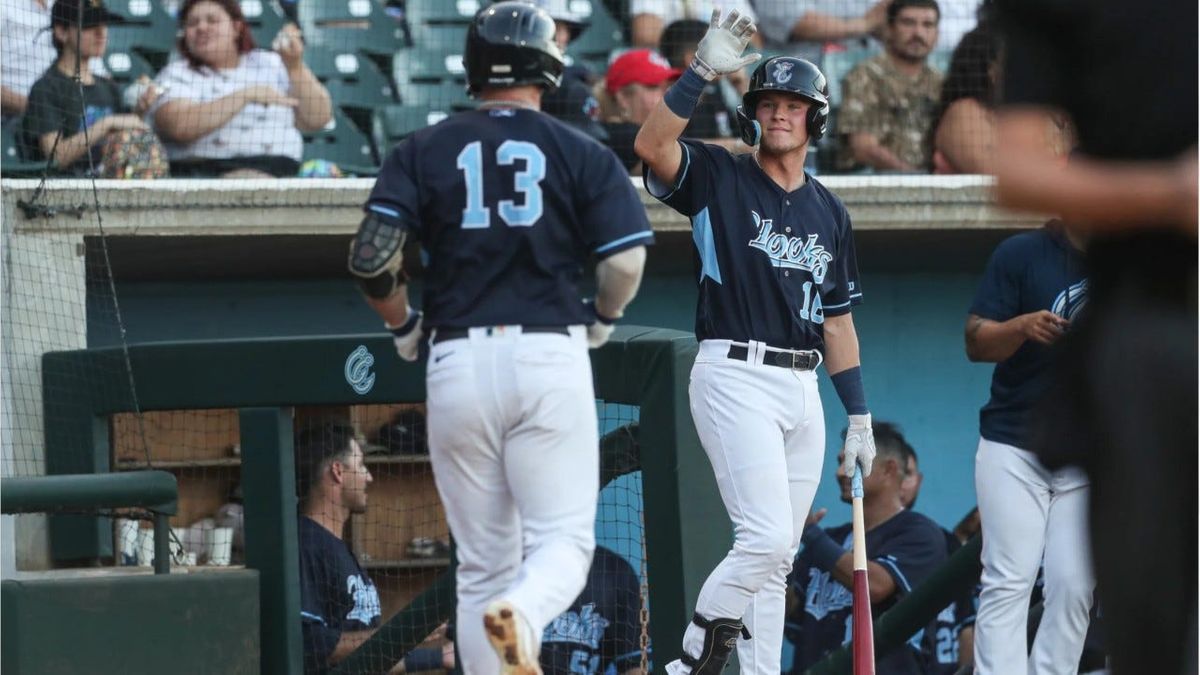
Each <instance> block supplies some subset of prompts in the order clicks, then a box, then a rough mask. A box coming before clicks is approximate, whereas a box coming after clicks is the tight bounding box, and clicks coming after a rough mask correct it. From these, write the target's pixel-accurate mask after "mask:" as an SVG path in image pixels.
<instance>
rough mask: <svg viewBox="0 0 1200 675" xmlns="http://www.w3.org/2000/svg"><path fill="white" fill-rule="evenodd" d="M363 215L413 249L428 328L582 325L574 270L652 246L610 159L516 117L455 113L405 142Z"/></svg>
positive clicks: (550, 125)
mask: <svg viewBox="0 0 1200 675" xmlns="http://www.w3.org/2000/svg"><path fill="white" fill-rule="evenodd" d="M365 208H366V209H367V210H369V211H371V212H373V213H375V214H377V215H378V216H379V217H380V218H382V219H383V220H385V221H387V222H390V223H392V224H395V225H396V226H399V227H403V228H406V229H407V230H408V231H409V232H410V233H411V235H412V236H413V237H415V238H416V239H417V240H418V241H420V243H421V247H422V249H423V254H424V255H423V257H424V258H425V260H426V270H425V272H426V273H425V281H424V284H425V285H424V298H423V301H422V305H423V306H422V309H423V310H424V312H425V326H426V327H427V328H439V327H443V328H445V327H452V328H468V327H471V326H489V325H517V324H524V325H532V324H537V325H559V326H562V325H570V324H583V323H588V322H590V321H591V320H592V317H590V316H589V315H588V312H587V310H586V309H585V307H584V306H583V304H582V303H581V302H580V291H579V288H578V284H579V280H580V278H581V277H582V275H583V264H584V262H585V261H586V260H587V259H588V257H589V256H592V255H595V256H596V257H597V258H601V259H602V258H605V257H607V256H610V255H613V254H615V253H618V252H620V251H623V250H625V249H628V248H631V247H634V246H642V245H646V244H650V243H651V242H652V241H653V239H654V235H653V233H652V232H651V230H650V223H649V220H648V219H647V217H646V209H645V208H644V207H643V206H642V203H641V200H640V199H639V198H638V195H637V192H636V191H635V190H634V188H633V185H632V184H631V182H630V180H629V176H628V174H627V173H626V172H625V170H624V169H623V168H622V167H621V165H620V163H619V162H618V161H617V158H616V157H614V156H613V154H612V153H611V152H609V151H608V149H607V148H605V147H604V146H603V145H601V144H600V143H598V142H597V141H595V140H593V139H591V138H589V137H587V136H586V135H584V134H583V133H582V132H580V131H578V130H576V129H574V128H572V127H570V126H568V125H566V124H564V123H562V122H560V121H558V120H556V119H554V118H552V117H550V116H549V115H546V114H543V113H541V112H538V111H533V110H524V109H517V110H512V109H481V110H473V111H469V112H462V113H458V114H455V115H452V116H451V117H449V118H447V119H445V120H443V121H441V122H439V123H438V124H435V125H433V126H431V127H426V128H425V129H422V130H420V131H418V132H416V133H414V134H412V135H411V136H409V137H408V138H406V139H405V140H403V141H401V142H400V143H399V144H398V145H397V146H396V147H395V148H393V149H392V151H391V153H390V154H389V155H388V157H387V159H386V160H385V161H384V163H383V168H382V170H381V171H380V173H379V179H378V180H377V181H376V182H375V187H374V189H373V190H372V191H371V196H370V197H369V199H368V201H367V204H366V207H365Z"/></svg>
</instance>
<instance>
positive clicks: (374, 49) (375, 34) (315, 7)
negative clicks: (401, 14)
mask: <svg viewBox="0 0 1200 675" xmlns="http://www.w3.org/2000/svg"><path fill="white" fill-rule="evenodd" d="M298 12H299V19H300V28H301V29H302V30H303V31H304V36H305V39H306V40H307V41H308V43H309V44H322V45H325V46H327V47H332V48H334V49H351V50H358V51H360V52H363V53H364V54H371V55H375V56H380V57H387V58H389V59H390V58H391V56H392V54H394V53H395V52H396V51H397V50H399V49H401V48H402V47H404V35H403V31H401V30H400V26H399V24H398V23H397V22H396V20H395V19H393V18H392V17H390V16H388V14H387V13H386V12H385V11H384V9H383V5H381V4H380V3H379V2H377V0H305V2H301V3H299V7H298Z"/></svg>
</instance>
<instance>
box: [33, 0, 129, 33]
mask: <svg viewBox="0 0 1200 675" xmlns="http://www.w3.org/2000/svg"><path fill="white" fill-rule="evenodd" d="M80 4H82V5H83V26H82V27H83V28H92V27H95V26H101V25H104V24H109V23H125V17H123V16H121V15H120V14H113V13H112V12H110V11H108V8H107V7H105V6H104V2H103V0H55V1H54V7H52V8H51V9H50V25H51V26H74V25H77V24H78V23H79V5H80Z"/></svg>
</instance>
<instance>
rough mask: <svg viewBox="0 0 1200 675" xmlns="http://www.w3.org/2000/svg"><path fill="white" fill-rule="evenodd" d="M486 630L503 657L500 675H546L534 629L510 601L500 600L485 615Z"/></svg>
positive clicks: (493, 647) (501, 658) (488, 608)
mask: <svg viewBox="0 0 1200 675" xmlns="http://www.w3.org/2000/svg"><path fill="white" fill-rule="evenodd" d="M483 630H484V631H485V632H486V633H487V636H488V641H489V642H491V643H492V649H495V650H496V655H497V656H499V657H500V675H542V666H541V665H540V664H539V663H538V659H537V654H536V653H535V652H534V649H533V644H532V641H531V636H532V634H533V629H532V628H530V626H529V622H528V621H526V620H525V617H524V616H522V615H521V612H520V611H519V610H518V609H517V608H516V607H513V605H512V603H510V602H508V601H506V600H496V601H494V602H492V603H491V604H490V605H488V606H487V609H486V610H484V612H483Z"/></svg>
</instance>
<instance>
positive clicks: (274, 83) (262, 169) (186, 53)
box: [150, 0, 332, 178]
mask: <svg viewBox="0 0 1200 675" xmlns="http://www.w3.org/2000/svg"><path fill="white" fill-rule="evenodd" d="M179 25H180V28H181V29H182V35H181V36H180V38H179V52H180V54H181V56H182V57H183V58H181V59H179V60H177V61H175V62H173V63H171V64H170V65H168V66H167V67H166V68H164V69H163V71H162V72H161V73H159V75H158V78H157V79H156V81H157V82H158V83H159V84H160V85H161V86H163V87H165V88H166V90H167V91H166V93H165V94H164V95H163V97H162V98H161V99H160V100H159V103H158V105H156V106H155V107H154V108H153V109H152V111H151V113H150V115H151V119H152V120H153V121H154V126H155V128H157V129H158V132H159V135H160V136H162V137H163V139H164V140H166V141H167V143H168V146H167V147H168V150H169V151H170V156H171V172H172V173H173V174H175V175H177V176H178V175H184V176H220V177H227V178H233V177H270V176H276V177H283V176H294V175H295V174H296V170H297V169H298V168H299V166H300V158H301V156H302V153H303V149H304V141H303V139H302V138H301V135H300V132H301V131H315V130H317V129H320V128H322V127H324V126H325V125H326V124H327V123H328V122H329V120H330V118H331V113H332V107H331V103H330V99H329V93H328V92H327V91H325V87H323V86H322V85H321V83H320V82H319V81H317V78H316V76H314V75H313V73H312V71H311V70H309V68H308V66H306V65H305V64H304V41H303V39H302V38H301V36H300V31H299V29H298V28H297V27H296V26H295V24H287V25H286V26H284V28H283V29H282V30H281V31H280V32H279V35H278V36H277V37H276V38H275V40H274V41H273V42H272V48H273V50H274V51H266V50H262V49H255V47H254V38H253V36H251V34H250V28H249V26H247V25H246V20H245V17H244V16H243V15H242V9H241V6H240V5H239V4H238V2H237V0H186V2H184V3H183V7H182V8H181V9H180V11H179Z"/></svg>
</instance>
